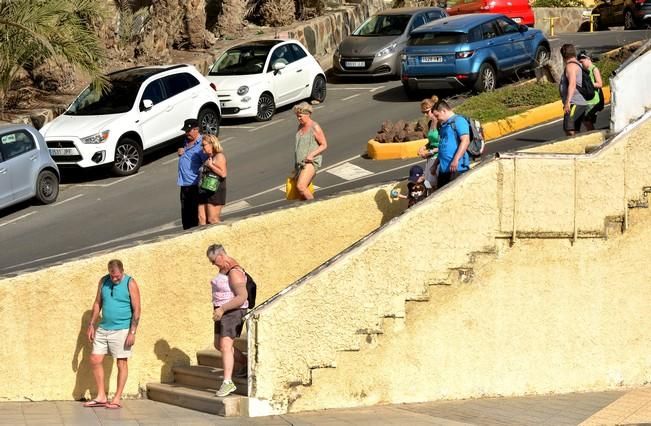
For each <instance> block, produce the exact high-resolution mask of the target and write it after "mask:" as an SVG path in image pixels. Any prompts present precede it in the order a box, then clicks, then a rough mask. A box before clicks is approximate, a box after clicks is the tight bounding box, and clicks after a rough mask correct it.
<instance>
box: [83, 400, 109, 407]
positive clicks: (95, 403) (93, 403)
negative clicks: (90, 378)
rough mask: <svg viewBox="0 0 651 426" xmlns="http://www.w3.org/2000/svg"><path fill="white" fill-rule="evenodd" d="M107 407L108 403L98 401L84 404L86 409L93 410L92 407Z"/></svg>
mask: <svg viewBox="0 0 651 426" xmlns="http://www.w3.org/2000/svg"><path fill="white" fill-rule="evenodd" d="M105 406H106V401H104V402H102V401H98V400H96V399H91V400H90V401H88V402H84V407H88V408H92V407H105Z"/></svg>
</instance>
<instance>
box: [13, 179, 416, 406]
mask: <svg viewBox="0 0 651 426" xmlns="http://www.w3.org/2000/svg"><path fill="white" fill-rule="evenodd" d="M392 188H393V185H388V186H379V187H374V188H369V189H366V190H363V191H360V192H357V193H352V194H347V195H343V196H340V197H337V198H333V199H329V200H322V201H317V202H314V203H309V204H302V205H298V204H297V205H298V207H296V208H288V209H284V210H279V211H276V212H272V213H270V214H265V215H261V216H253V217H249V218H247V219H242V220H238V221H237V222H235V223H226V224H224V225H217V226H213V227H208V228H205V229H202V230H199V231H196V232H192V233H185V234H183V235H180V236H178V237H175V238H171V239H168V240H165V241H159V242H152V243H149V244H142V245H139V246H136V247H131V248H127V249H120V250H115V251H112V252H105V253H99V254H96V255H90V256H89V257H88V258H86V259H81V260H78V261H74V262H69V263H65V264H62V265H58V266H53V267H50V268H43V269H42V270H39V271H37V272H32V273H25V274H21V275H19V276H17V277H15V278H8V279H4V280H0V338H1V340H2V345H0V359H1V360H2V363H1V364H0V377H2V380H0V401H2V400H5V401H6V400H13V401H20V400H70V399H79V398H82V397H89V396H90V395H91V394H92V395H93V396H94V395H95V386H94V384H93V379H92V376H91V372H90V369H89V363H88V358H89V356H90V350H91V345H90V344H89V343H88V341H87V339H86V336H85V333H86V327H87V325H88V322H89V320H90V308H91V305H92V302H93V299H94V297H95V293H96V290H97V282H98V280H99V278H100V277H101V276H102V275H104V274H106V264H107V262H108V260H109V259H111V258H120V259H122V260H123V261H124V264H125V269H126V272H127V273H129V274H131V275H133V276H134V277H135V278H136V280H137V281H138V283H139V285H140V291H141V296H142V317H141V322H140V327H139V330H138V335H137V339H136V345H135V347H134V356H133V358H132V360H131V361H130V362H129V380H128V382H127V386H126V389H125V392H126V395H127V396H130V397H135V396H138V395H139V393H140V392H141V390H142V389H144V386H145V384H146V383H148V382H158V381H161V380H169V379H171V373H170V371H171V367H172V366H173V365H183V364H186V365H187V364H188V363H189V362H190V360H194V359H195V351H197V350H200V349H206V348H209V347H211V346H212V340H213V323H212V319H211V315H212V308H211V300H210V282H209V281H210V279H211V278H212V277H213V276H214V275H215V274H216V270H215V268H214V267H213V266H211V265H210V264H209V262H208V261H207V260H206V256H205V250H206V247H208V245H210V244H212V243H214V242H219V243H222V244H224V246H225V247H226V249H227V250H228V252H229V253H230V254H231V255H233V256H234V257H235V258H236V259H238V260H239V261H240V262H241V264H242V266H243V267H245V268H246V269H247V271H249V272H250V273H251V275H252V276H253V277H255V279H256V281H257V283H258V303H261V302H263V301H264V300H265V299H267V298H269V297H270V296H272V295H273V294H276V293H277V292H279V291H280V290H282V289H284V288H285V287H287V285H288V284H289V283H291V282H293V281H295V280H296V279H298V278H299V277H301V276H303V275H305V274H307V273H308V272H310V271H311V270H313V269H314V268H315V267H317V266H318V265H320V264H321V263H323V262H324V261H326V260H327V259H329V258H331V257H332V256H335V255H336V254H337V253H339V252H341V251H342V250H343V249H344V248H346V247H348V246H349V245H350V244H352V243H353V242H355V241H357V240H358V239H360V238H362V237H363V236H364V235H367V234H368V233H369V232H371V231H372V230H374V229H376V228H377V227H378V226H380V225H381V224H382V223H384V222H386V221H388V220H389V219H391V218H393V217H395V216H396V215H397V214H398V213H400V212H402V210H404V208H405V204H404V202H392V201H391V199H390V198H389V196H388V195H387V192H388V191H389V190H390V189H392ZM193 362H194V361H193ZM107 371H108V373H109V374H110V378H107V383H108V382H109V380H110V388H111V391H114V390H115V377H116V374H117V371H116V369H115V368H113V369H111V368H108V370H107Z"/></svg>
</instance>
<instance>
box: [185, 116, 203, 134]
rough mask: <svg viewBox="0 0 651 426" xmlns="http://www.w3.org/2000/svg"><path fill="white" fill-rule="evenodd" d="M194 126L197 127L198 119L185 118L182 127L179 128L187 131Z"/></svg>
mask: <svg viewBox="0 0 651 426" xmlns="http://www.w3.org/2000/svg"><path fill="white" fill-rule="evenodd" d="M195 127H196V128H199V120H197V119H195V118H188V119H187V120H185V121H184V122H183V127H182V128H181V130H183V131H184V132H187V131H188V130H191V129H193V128H195Z"/></svg>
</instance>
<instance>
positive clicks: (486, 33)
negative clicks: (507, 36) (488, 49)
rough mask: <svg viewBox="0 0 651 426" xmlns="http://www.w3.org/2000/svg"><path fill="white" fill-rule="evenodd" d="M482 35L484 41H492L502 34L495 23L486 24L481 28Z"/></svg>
mask: <svg viewBox="0 0 651 426" xmlns="http://www.w3.org/2000/svg"><path fill="white" fill-rule="evenodd" d="M481 34H482V38H483V39H484V40H490V39H492V38H495V37H497V36H498V35H499V34H500V32H499V30H498V29H497V23H496V22H495V21H491V22H486V23H485V24H482V26H481Z"/></svg>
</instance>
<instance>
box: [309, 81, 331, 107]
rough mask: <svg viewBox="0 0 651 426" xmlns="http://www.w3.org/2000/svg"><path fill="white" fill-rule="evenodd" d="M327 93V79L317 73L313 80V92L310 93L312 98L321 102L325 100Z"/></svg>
mask: <svg viewBox="0 0 651 426" xmlns="http://www.w3.org/2000/svg"><path fill="white" fill-rule="evenodd" d="M326 94H327V89H326V79H325V77H324V76H322V75H317V76H316V77H314V81H313V82H312V94H311V95H310V99H312V100H313V101H317V102H319V103H321V102H323V101H325V98H326Z"/></svg>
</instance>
